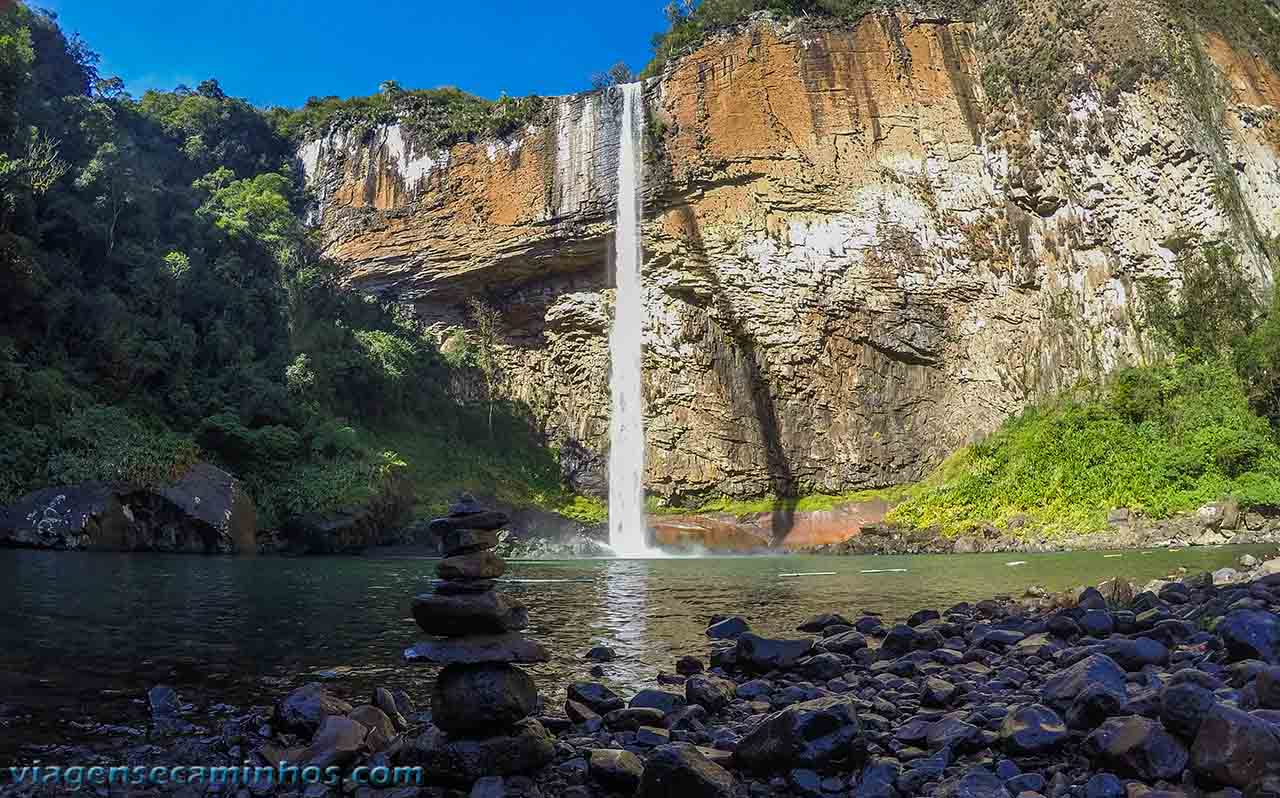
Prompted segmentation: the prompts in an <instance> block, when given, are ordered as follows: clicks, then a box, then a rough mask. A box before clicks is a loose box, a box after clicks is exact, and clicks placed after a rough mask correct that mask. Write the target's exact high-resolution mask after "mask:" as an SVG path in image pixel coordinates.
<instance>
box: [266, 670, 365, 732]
mask: <svg viewBox="0 0 1280 798" xmlns="http://www.w3.org/2000/svg"><path fill="white" fill-rule="evenodd" d="M350 711H351V705H350V704H348V703H347V702H346V701H343V700H342V699H341V698H337V697H335V696H332V695H330V694H329V693H328V692H327V691H326V690H325V689H324V687H323V686H322V685H321V684H320V683H319V682H312V683H311V684H307V685H303V686H302V687H299V688H297V689H296V690H293V691H292V692H290V693H289V694H288V695H287V696H285V697H284V698H283V699H281V700H280V702H279V703H277V704H276V707H275V715H274V717H273V722H274V724H275V725H276V726H277V727H278V728H281V729H283V730H285V731H290V732H293V733H294V734H299V735H302V736H303V737H311V736H312V735H313V734H315V733H316V730H317V729H319V728H320V724H321V723H323V722H324V719H325V718H326V717H328V716H330V715H346V714H347V713H348V712H350Z"/></svg>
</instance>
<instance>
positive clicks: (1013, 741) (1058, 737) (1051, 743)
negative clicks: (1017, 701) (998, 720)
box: [1000, 704, 1067, 755]
mask: <svg viewBox="0 0 1280 798" xmlns="http://www.w3.org/2000/svg"><path fill="white" fill-rule="evenodd" d="M1066 740H1067V727H1066V724H1065V723H1063V722H1062V718H1061V717H1059V716H1058V713H1056V712H1054V711H1053V710H1052V709H1050V708H1049V707H1046V706H1043V705H1041V704H1031V705H1029V706H1024V707H1019V708H1017V709H1015V710H1014V711H1013V712H1010V713H1009V714H1008V715H1006V716H1005V719H1004V722H1003V723H1002V724H1001V726H1000V743H1001V745H1003V746H1004V749H1005V750H1006V751H1008V752H1009V753H1010V754H1014V755H1027V754H1045V753H1048V752H1050V751H1053V750H1054V749H1056V748H1058V747H1059V746H1060V745H1062V744H1063V743H1064V742H1066Z"/></svg>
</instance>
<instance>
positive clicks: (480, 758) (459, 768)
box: [392, 718, 556, 788]
mask: <svg viewBox="0 0 1280 798" xmlns="http://www.w3.org/2000/svg"><path fill="white" fill-rule="evenodd" d="M555 755H556V750H555V741H554V740H553V739H552V738H551V736H550V735H548V734H547V730H546V729H544V728H543V727H542V724H541V723H539V722H538V721H536V720H534V719H533V718H525V719H524V720H522V721H520V722H519V723H517V724H516V725H515V727H514V728H513V729H511V730H510V731H509V732H507V733H503V734H498V735H494V736H491V737H484V738H455V737H452V736H450V735H449V734H447V733H445V732H444V731H442V730H440V729H439V728H437V727H435V726H428V727H427V730H426V731H425V732H423V733H422V734H421V735H419V736H418V737H417V738H415V739H413V740H411V741H409V742H408V743H407V744H405V745H403V746H401V747H400V748H399V749H398V750H397V751H396V752H395V754H394V755H393V757H392V759H393V762H394V763H395V764H397V765H407V766H410V767H412V766H418V767H421V768H422V769H423V773H424V776H425V778H426V779H427V780H428V781H430V782H431V783H436V784H451V785H458V786H466V787H468V788H469V787H470V786H471V785H472V784H474V783H475V782H476V780H478V779H480V778H483V777H485V776H510V775H513V774H516V773H527V772H530V771H534V770H537V769H538V768H541V767H544V766H545V765H547V764H549V763H550V762H551V761H553V760H554V759H555Z"/></svg>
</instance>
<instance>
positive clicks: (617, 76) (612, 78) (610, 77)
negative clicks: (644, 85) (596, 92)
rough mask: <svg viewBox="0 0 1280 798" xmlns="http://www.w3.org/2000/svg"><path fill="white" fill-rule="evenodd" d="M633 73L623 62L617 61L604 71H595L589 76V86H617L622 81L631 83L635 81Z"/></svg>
mask: <svg viewBox="0 0 1280 798" xmlns="http://www.w3.org/2000/svg"><path fill="white" fill-rule="evenodd" d="M635 79H636V76H635V73H634V72H632V71H631V67H629V66H627V65H626V63H625V62H623V61H619V62H618V63H616V64H614V65H613V66H611V67H609V69H608V70H607V71H605V72H597V73H595V74H594V75H592V76H591V88H593V89H607V88H609V87H610V86H618V85H621V84H623V83H631V82H633V81H635Z"/></svg>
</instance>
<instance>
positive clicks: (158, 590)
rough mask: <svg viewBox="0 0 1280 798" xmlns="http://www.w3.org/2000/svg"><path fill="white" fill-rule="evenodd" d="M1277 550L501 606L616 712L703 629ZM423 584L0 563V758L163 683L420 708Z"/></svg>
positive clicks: (358, 562) (1101, 555)
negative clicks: (599, 677)
mask: <svg viewBox="0 0 1280 798" xmlns="http://www.w3.org/2000/svg"><path fill="white" fill-rule="evenodd" d="M1270 551H1274V547H1271V548H1267V547H1245V548H1241V547H1222V548H1209V549H1186V550H1183V551H1178V552H1170V551H1151V552H1144V551H1131V552H1125V553H1123V555H1121V556H1118V557H1117V556H1115V554H1114V553H1113V554H1108V553H1105V552H1088V553H1068V554H1017V555H1011V554H999V555H963V556H961V555H939V556H915V557H905V556H904V557H809V556H779V557H739V558H728V557H715V558H701V559H669V560H621V561H612V560H577V561H566V562H512V563H509V567H508V572H507V581H506V583H505V584H504V585H503V589H505V590H507V591H509V592H510V593H512V594H515V595H516V596H519V597H520V598H521V599H522V600H523V601H524V602H525V603H526V604H527V605H528V607H529V610H530V613H529V614H530V618H531V626H530V629H529V634H530V635H531V636H534V637H537V638H538V639H540V640H542V641H543V642H544V643H546V644H547V646H548V647H549V648H550V649H551V651H552V653H553V661H552V662H550V663H547V664H545V665H541V666H537V667H535V668H533V669H532V670H533V671H534V672H535V675H536V676H537V677H538V679H539V681H540V683H541V686H542V689H543V692H544V695H545V696H547V697H548V698H549V699H551V700H558V698H559V696H562V695H563V685H564V684H565V682H566V681H568V680H571V679H575V678H583V677H585V676H586V672H587V669H588V667H589V663H586V662H584V661H583V659H582V655H583V653H584V652H586V651H587V649H589V648H590V647H591V646H593V645H597V644H606V645H610V646H612V647H613V648H614V649H616V650H617V652H618V655H619V659H618V660H617V661H615V662H612V663H608V664H606V665H605V666H604V667H605V671H606V676H605V678H604V681H606V682H609V683H612V684H613V685H614V686H615V687H618V688H621V689H622V690H623V691H624V693H625V692H626V691H631V690H634V689H635V688H636V687H637V686H640V685H642V684H644V683H646V682H651V681H652V679H653V678H654V677H655V676H656V675H657V673H658V671H659V670H666V671H668V672H670V671H671V670H673V665H674V662H675V660H676V658H678V657H679V656H681V655H683V654H695V655H699V656H701V655H704V654H705V653H706V651H707V639H706V637H705V636H704V634H703V630H704V629H705V627H706V625H707V619H708V618H709V617H710V616H711V615H712V614H713V613H718V612H724V613H736V614H741V615H744V616H746V617H747V618H748V619H749V620H750V622H751V624H752V626H753V627H754V628H755V629H756V630H757V631H760V632H762V633H765V634H785V633H791V632H792V631H793V630H794V629H795V627H796V626H797V625H798V624H799V623H800V622H802V621H803V620H804V619H805V618H806V617H808V616H810V615H812V614H814V613H816V612H822V611H828V610H834V611H839V612H842V613H845V614H848V615H851V616H856V614H857V613H859V612H862V611H867V610H870V611H876V612H880V613H883V614H884V615H885V616H887V617H888V618H890V619H899V618H903V617H905V616H907V615H909V614H910V613H912V612H914V611H916V610H918V609H921V608H925V607H933V608H935V609H939V610H941V609H945V608H946V607H947V606H949V605H951V604H954V603H956V602H959V601H977V600H980V599H984V598H990V597H992V596H994V595H998V594H1008V595H1021V593H1022V592H1023V591H1024V590H1025V589H1026V587H1027V586H1028V585H1032V584H1036V585H1040V586H1043V587H1045V588H1046V589H1048V590H1051V591H1052V590H1062V589H1065V588H1068V587H1074V586H1077V585H1083V584H1095V583H1097V582H1099V581H1102V580H1103V579H1106V578H1109V577H1112V576H1117V575H1123V576H1126V577H1129V578H1134V579H1138V580H1143V581H1145V580H1147V579H1152V578H1156V577H1159V576H1163V575H1165V574H1168V573H1170V572H1172V571H1174V570H1176V569H1177V568H1179V567H1185V568H1187V569H1189V570H1190V571H1193V572H1194V571H1201V570H1206V569H1216V568H1220V567H1223V566H1228V565H1233V564H1235V562H1236V561H1237V560H1238V559H1239V557H1240V556H1241V555H1242V554H1244V553H1253V554H1265V553H1268V552H1270ZM1015 562H1025V564H1022V565H1009V563H1015ZM434 567H435V561H433V560H430V559H425V558H416V557H391V556H379V557H369V558H303V559H287V558H259V559H233V558H219V557H198V556H182V555H173V556H169V555H127V554H106V553H69V552H32V551H6V552H0V585H4V587H3V593H0V595H2V596H4V597H5V598H4V599H3V600H2V601H0V757H3V755H5V754H10V755H16V754H20V753H21V752H22V751H23V750H24V749H23V746H24V744H27V743H31V742H47V741H49V740H50V739H73V740H75V739H78V738H77V734H78V731H77V730H80V731H83V730H81V729H80V727H79V726H75V725H72V724H74V723H78V722H81V721H83V720H85V719H86V718H92V719H95V720H97V721H106V722H111V723H126V724H128V723H132V724H138V723H140V722H141V719H142V718H145V704H144V702H143V701H142V697H143V696H144V695H145V691H146V689H147V688H149V687H151V686H153V685H155V684H157V683H162V682H163V683H168V684H173V685H175V686H177V687H178V689H179V691H180V692H181V693H182V695H183V696H184V698H186V699H187V700H188V701H192V702H194V703H196V704H197V705H199V706H201V707H206V706H208V705H210V704H214V703H218V702H228V703H231V704H234V705H237V706H248V705H252V704H269V703H270V702H272V701H273V700H274V699H275V698H276V697H277V696H279V695H280V694H282V693H283V692H284V691H285V690H287V689H288V688H289V687H290V686H292V685H296V684H302V683H305V682H307V681H312V680H317V679H320V680H326V681H328V682H329V683H331V685H332V689H333V690H334V691H335V692H338V693H341V694H344V695H347V696H348V697H351V698H354V699H356V700H359V701H363V700H365V698H366V696H368V695H369V693H370V691H371V689H372V687H373V686H375V685H385V686H389V687H400V688H403V689H405V690H407V691H408V692H409V694H410V695H412V696H413V697H414V698H415V699H418V700H419V701H425V699H426V698H427V695H428V694H429V691H430V680H431V678H432V676H433V675H434V674H433V673H432V672H431V671H430V670H428V669H425V668H423V667H421V666H418V667H409V666H405V665H403V664H402V663H401V662H400V652H401V651H402V650H403V649H404V648H405V647H406V646H408V645H410V644H412V643H413V641H414V640H415V639H416V638H417V637H418V635H419V632H418V630H417V627H416V625H415V624H414V622H413V620H412V618H411V617H410V615H409V605H410V600H411V597H412V596H413V595H414V594H415V593H419V592H423V591H424V590H426V589H427V587H428V584H429V582H430V581H431V579H432V578H433V570H434ZM792 574H804V575H800V576H790V575H792ZM85 734H88V732H85ZM81 736H83V735H81Z"/></svg>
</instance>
